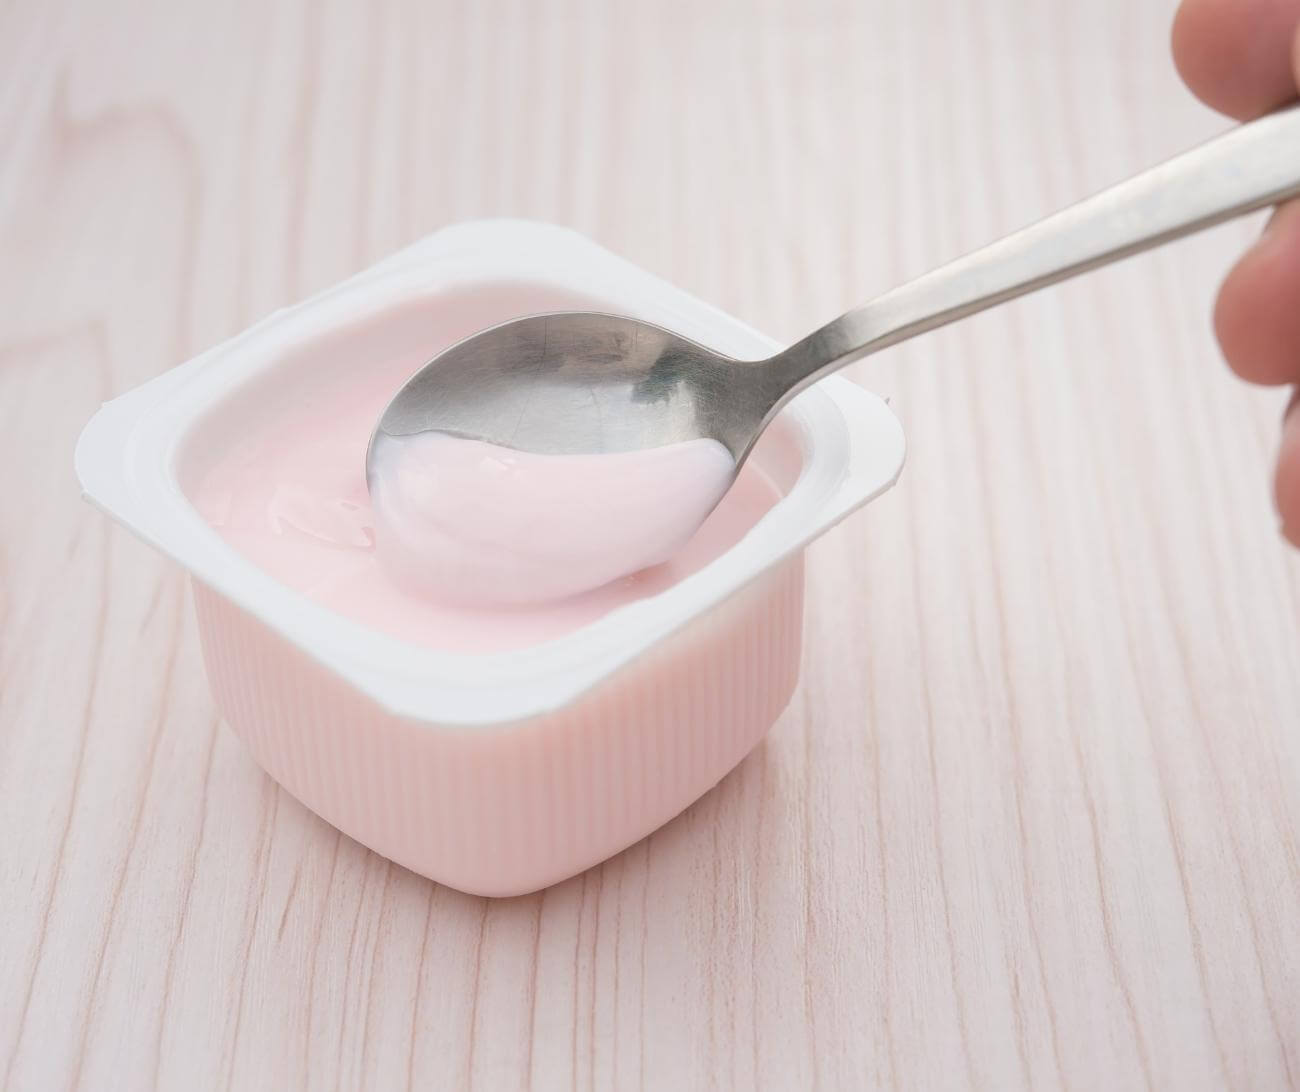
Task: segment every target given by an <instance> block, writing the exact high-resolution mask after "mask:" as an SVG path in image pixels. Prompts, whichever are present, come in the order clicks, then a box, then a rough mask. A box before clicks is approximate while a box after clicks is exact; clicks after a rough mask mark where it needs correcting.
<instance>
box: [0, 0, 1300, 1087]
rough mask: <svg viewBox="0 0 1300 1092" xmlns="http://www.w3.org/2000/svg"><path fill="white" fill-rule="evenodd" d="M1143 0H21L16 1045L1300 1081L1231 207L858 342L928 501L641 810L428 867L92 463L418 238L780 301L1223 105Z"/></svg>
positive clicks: (938, 239) (55, 1079)
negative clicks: (257, 669)
mask: <svg viewBox="0 0 1300 1092" xmlns="http://www.w3.org/2000/svg"><path fill="white" fill-rule="evenodd" d="M1171 14H1172V8H1171V4H1170V3H1168V2H1165V0H1161V2H1154V0H1153V2H1151V3H1140V4H1138V3H1130V2H1129V0H1095V2H1094V3H1091V4H1044V3H1036V2H1034V0H991V2H989V3H985V4H969V3H965V2H963V0H916V2H912V3H903V2H901V0H898V2H889V0H855V2H850V0H841V2H832V0H818V2H795V0H788V2H785V0H782V2H775V0H766V2H756V3H749V2H744V0H731V2H727V0H718V2H711V3H699V2H691V0H671V2H663V3H657V4H645V3H632V2H627V3H622V2H619V3H603V2H601V0H544V2H543V0H538V2H530V0H485V2H481V3H474V4H469V3H462V4H453V3H416V2H410V3H400V2H397V0H382V2H375V3H372V4H361V3H347V2H343V0H333V2H329V3H324V2H322V3H253V2H252V0H238V2H232V3H226V4H197V3H194V4H185V3H180V4H177V3H171V4H168V3H162V2H161V0H129V2H123V3H119V4H115V5H108V4H97V3H94V2H92V0H84V2H81V3H43V2H40V0H17V2H14V0H10V3H8V4H5V5H0V148H3V149H4V151H3V155H2V156H0V300H3V301H4V303H3V307H0V458H2V459H3V461H4V465H6V466H7V467H8V468H9V469H8V472H7V473H6V475H5V483H6V484H5V489H6V500H5V503H4V504H3V505H0V830H2V831H3V835H4V848H3V851H2V854H0V906H3V909H4V918H5V920H4V925H3V931H2V933H0V936H2V937H3V939H0V1084H2V1085H3V1086H4V1087H7V1088H11V1089H15V1090H26V1089H42V1090H43V1089H54V1088H65V1087H67V1088H74V1087H75V1088H86V1089H106V1088H130V1089H135V1088H146V1087H151V1086H158V1087H163V1088H184V1089H187V1090H188V1089H203V1088H209V1087H213V1088H216V1087H235V1088H275V1089H283V1088H290V1087H299V1086H307V1087H312V1088H360V1087H366V1088H393V1087H425V1088H427V1087H434V1088H462V1087H465V1088H467V1087H476V1088H492V1089H495V1088H513V1087H520V1086H532V1087H536V1088H568V1087H576V1088H614V1087H617V1088H673V1089H677V1088H704V1087H736V1088H749V1087H764V1088H775V1089H790V1088H810V1087H821V1088H865V1087H877V1086H879V1087H895V1088H926V1087H928V1088H941V1087H942V1088H950V1087H974V1088H997V1089H1003V1088H1018V1087H1024V1088H1036V1089H1037V1088H1050V1087H1061V1088H1067V1089H1074V1090H1080V1089H1089V1088H1107V1089H1122V1088H1171V1089H1173V1088H1176V1089H1180V1090H1181V1089H1196V1088H1207V1089H1209V1088H1238V1089H1244V1088H1269V1089H1272V1088H1281V1087H1296V1085H1297V1083H1300V833H1298V832H1300V803H1298V801H1300V731H1298V730H1297V729H1298V727H1300V713H1298V710H1300V563H1298V562H1297V558H1296V556H1295V555H1294V554H1292V553H1288V552H1287V551H1286V550H1284V549H1283V548H1282V546H1281V545H1280V543H1279V539H1278V536H1277V534H1276V533H1275V517H1274V515H1273V513H1272V510H1271V507H1270V503H1269V493H1268V487H1267V468H1268V463H1269V461H1270V458H1271V453H1272V445H1273V443H1274V437H1275V431H1276V423H1277V415H1278V413H1279V412H1280V407H1281V403H1280V402H1279V400H1278V396H1277V395H1276V394H1275V393H1261V392H1258V391H1252V390H1247V389H1245V388H1243V387H1241V386H1238V385H1237V384H1236V383H1234V382H1233V381H1232V379H1231V378H1230V377H1229V376H1228V375H1227V373H1226V369H1224V368H1223V367H1222V365H1221V364H1220V362H1219V361H1218V359H1217V354H1216V351H1215V349H1214V346H1213V342H1212V338H1211V336H1210V333H1209V323H1208V318H1207V316H1208V313H1209V305H1210V301H1211V299H1212V293H1213V290H1214V286H1215V284H1216V282H1217V279H1218V277H1219V276H1220V274H1221V271H1222V270H1223V268H1224V267H1225V266H1226V264H1227V263H1228V262H1229V261H1230V259H1231V257H1232V255H1233V254H1234V253H1235V252H1236V251H1237V250H1238V249H1239V248H1240V246H1241V245H1242V243H1243V242H1244V241H1245V240H1246V239H1248V238H1249V237H1250V235H1251V234H1252V233H1253V231H1254V230H1256V226H1255V225H1251V224H1246V225H1236V226H1234V227H1230V228H1226V229H1223V230H1221V231H1219V232H1216V233H1214V234H1212V235H1210V236H1207V237H1203V238H1198V239H1195V240H1192V241H1189V242H1186V243H1184V244H1180V245H1179V246H1177V247H1174V248H1171V249H1169V250H1166V251H1164V252H1161V253H1158V254H1154V255H1151V256H1148V257H1144V258H1142V259H1139V260H1135V261H1132V262H1130V263H1128V264H1126V265H1124V266H1122V267H1119V268H1115V269H1111V270H1108V271H1105V272H1102V273H1099V274H1097V275H1094V276H1092V277H1090V278H1089V279H1087V280H1085V281H1081V282H1078V283H1074V284H1071V285H1067V286H1063V287H1061V288H1059V289H1056V290H1053V291H1052V292H1050V293H1047V294H1044V295H1041V296H1038V297H1035V298H1032V299H1029V300H1025V301H1022V302H1020V303H1017V304H1015V305H1012V306H1008V307H1006V308H1003V309H1002V310H1000V311H998V312H996V313H992V314H988V315H985V316H982V317H979V318H976V319H973V320H971V321H969V322H967V323H965V324H963V325H962V326H961V327H960V328H955V329H950V330H947V331H943V332H940V333H937V334H935V335H933V336H930V337H928V338H926V339H924V340H923V341H920V342H917V343H914V344H912V345H908V346H903V347H900V348H898V349H897V350H894V351H892V352H891V353H889V354H888V355H886V356H883V357H880V358H879V359H877V360H874V361H872V362H870V363H868V364H865V365H863V366H861V367H859V368H858V370H857V372H856V375H857V377H858V378H859V379H860V380H861V381H862V382H864V383H866V384H868V385H869V386H871V387H872V388H874V389H877V390H879V391H881V392H882V393H886V394H888V395H890V396H891V398H892V399H893V404H894V406H895V408H896V409H897V410H898V412H899V414H900V415H901V417H902V418H903V420H904V422H905V424H906V427H907V429H908V431H909V440H910V457H909V459H910V461H909V467H908V469H907V472H906V473H905V475H904V479H903V482H902V484H901V485H900V487H899V488H898V489H897V490H896V491H894V492H893V493H892V494H890V495H889V496H888V497H887V498H885V499H884V500H882V501H881V502H880V503H878V504H877V505H874V506H872V507H871V508H870V509H869V511H868V512H866V513H864V514H862V515H860V516H857V517H855V518H854V519H852V520H850V521H849V522H848V523H847V524H845V525H844V526H842V527H841V528H839V529H838V530H837V531H835V532H834V533H833V534H831V535H829V536H828V537H827V538H826V539H824V540H823V541H822V542H820V543H819V544H818V545H817V546H816V547H815V548H814V549H813V550H812V551H811V557H810V570H809V584H810V587H809V604H808V613H807V631H806V636H807V642H806V653H805V663H804V677H803V683H802V686H801V688H800V690H799V692H798V694H797V696H796V698H795V700H794V702H793V704H792V705H791V707H790V709H789V711H788V712H787V713H786V715H785V716H784V717H783V718H782V720H781V722H780V723H779V724H778V725H777V726H776V728H775V729H774V730H773V732H772V733H771V735H770V737H769V738H768V740H767V741H766V743H765V744H764V745H763V746H762V747H760V748H759V750H758V751H757V752H756V753H755V754H754V755H752V756H751V757H750V758H749V759H748V760H747V761H746V762H745V763H743V765H742V766H741V767H740V768H739V769H738V770H737V771H736V772H735V773H734V774H733V775H732V776H730V777H729V778H727V779H726V780H725V781H724V782H723V783H722V785H721V786H719V787H718V788H717V789H716V790H715V791H714V792H712V793H710V794H709V795H708V796H707V797H705V798H704V799H703V800H701V801H700V802H699V803H697V804H696V805H695V806H694V807H692V808H691V809H690V810H688V811H687V812H686V813H685V814H684V815H682V816H681V817H680V818H678V819H677V820H675V821H674V822H673V823H671V824H669V825H668V826H667V827H665V828H664V829H663V830H661V831H659V832H658V833H656V834H655V835H654V836H653V837H651V838H649V839H647V840H646V841H644V842H642V843H641V844H639V845H637V846H635V847H633V848H632V849H630V850H629V851H627V852H626V853H624V854H622V855H621V856H619V857H617V858H615V859H614V860H612V861H610V862H608V863H606V864H605V865H602V866H601V867H599V868H596V869H594V870H592V871H591V872H589V873H588V874H586V875H584V876H581V877H579V878H576V879H574V880H572V881H570V882H568V883H565V884H562V885H560V886H558V887H555V888H553V889H551V890H549V891H546V892H544V893H542V894H539V895H536V896H533V897H529V898H523V899H515V900H509V901H500V902H491V901H485V900H482V899H476V898H470V897H467V896H464V895H460V894H457V893H456V892H453V891H450V890H447V889H445V888H440V887H438V886H436V885H433V884H430V883H428V882H427V881H425V880H423V879H420V878H419V877H416V876H414V875H412V874H410V873H407V872H405V871H404V870H402V869H400V868H398V867H396V866H393V865H390V864H388V863H387V862H385V861H384V860H382V859H380V858H378V857H376V856H374V855H373V854H371V853H369V852H367V851H366V850H364V849H362V848H361V847H359V846H358V845H356V844H355V843H353V842H351V841H350V840H349V839H347V838H345V837H342V836H340V835H339V834H337V833H336V832H335V831H334V830H332V829H331V828H329V827H328V826H327V825H326V824H324V823H323V822H321V821H320V820H318V819H316V818H315V817H314V816H312V815H311V814H309V813H308V812H306V811H305V810H304V809H303V808H302V807H301V806H299V805H298V804H297V803H296V802H295V801H294V800H292V799H291V798H289V797H288V796H286V795H285V794H284V793H282V792H281V791H279V790H278V789H277V788H276V786H275V785H274V784H272V783H271V782H270V781H269V780H268V779H267V778H266V777H265V776H264V775H263V774H262V773H261V772H260V770H259V769H258V768H257V767H256V766H255V765H254V763H253V762H252V761H251V759H250V758H249V757H248V756H247V754H246V753H245V752H244V751H243V750H242V748H241V746H240V745H239V743H238V742H237V741H236V740H235V739H234V737H233V736H232V735H231V734H230V732H229V731H228V730H227V729H225V728H224V727H223V726H221V725H220V724H219V723H218V721H217V718H216V715H215V713H214V710H213V708H212V705H211V701H210V699H209V697H208V695H207V691H206V687H205V684H204V680H203V675H202V666H201V663H200V658H199V654H198V649H197V643H196V639H195V631H194V626H193V622H192V619H191V617H190V614H189V608H188V605H187V601H186V597H185V591H184V586H183V583H182V581H181V579H180V577H179V576H178V574H177V573H176V572H175V571H174V570H173V569H172V568H170V567H169V566H168V565H166V564H164V563H163V562H162V561H161V560H160V559H159V558H158V557H156V556H155V555H154V554H152V553H151V552H150V551H149V550H147V549H146V548H144V547H143V546H141V545H140V544H138V543H137V542H135V541H134V540H132V539H130V538H129V536H127V535H125V534H123V533H121V532H119V531H117V530H114V529H111V528H110V527H109V526H108V525H107V524H106V522H105V521H104V520H103V519H101V518H99V517H98V516H97V515H95V514H94V513H92V512H91V511H90V510H88V509H87V508H85V507H83V506H82V505H81V504H80V503H79V501H78V498H77V490H76V487H75V483H74V481H73V478H72V474H71V451H72V445H73V441H74V439H75V437H76V435H77V433H78V431H79V429H80V428H81V426H82V424H83V423H84V422H85V420H86V419H87V418H88V417H89V416H90V414H91V413H92V412H93V411H94V409H95V408H96V406H97V405H98V404H99V402H100V401H101V400H103V399H104V398H106V397H109V396H110V395H112V394H113V393H116V392H119V391H122V390H124V389H126V388H128V387H130V386H132V385H133V384H135V383H137V382H139V381H141V380H143V379H145V378H147V377H149V376H152V375H155V374H157V373H159V372H160V371H162V370H164V369H166V368H167V367H169V366H170V365H172V364H173V363H176V362H177V361H179V360H182V359H184V358H185V357H187V356H189V355H191V354H193V353H194V352H196V351H198V350H200V349H202V348H204V347H205V346H208V345H211V344H213V343H215V342H217V341H218V340H220V339H221V338H224V337H226V336H228V335H230V334H233V333H235V332H236V331H238V330H239V329H241V328H242V327H244V326H245V325H247V324H248V323H249V322H250V321H252V320H253V319H255V318H257V317H258V316H259V315H262V314H264V313H266V312H267V311H269V310H271V309H273V308H275V307H277V306H280V305H282V304H284V303H287V302H290V301H293V300H295V299H299V298H301V297H303V296H304V295H306V294H308V293H310V292H312V291H314V290H316V289H319V288H321V287H324V286H326V285H328V284H330V283H331V282H333V281H336V280H338V279H339V278H341V277H343V276H345V275H346V274H348V273H350V272H352V271H354V270H356V269H358V268H360V267H362V266H364V265H366V264H367V263H369V262H371V261H373V260H375V259H377V258H379V257H381V256H383V255H384V254H385V253H387V252H389V251H391V250H393V249H395V248H397V247H399V246H401V245H402V244H404V243H406V242H408V241H410V240H412V239H414V238H417V237H418V236H420V235H421V234H423V233H425V232H428V231H430V230H433V229H435V228H437V227H438V226H440V225H442V224H445V223H448V222H451V221H454V220H458V219H463V218H468V217H474V216H483V215H497V214H509V215H520V216H530V217H537V218H541V219H546V220H553V221H557V222H560V223H564V224H569V225H572V226H573V227H576V228H578V229H579V230H582V231H584V232H588V233H590V234H592V235H594V236H595V237H596V238H597V239H599V240H600V241H601V242H603V243H604V244H606V245H608V246H609V247H611V248H613V249H614V250H617V251H619V252H621V253H623V254H625V255H627V256H629V257H630V258H632V259H633V260H635V261H637V262H638V263H640V264H643V265H645V266H646V267H648V268H649V269H651V270H653V271H655V272H657V273H659V274H661V275H663V276H665V277H667V278H669V279H670V280H673V281H676V282H678V283H680V284H682V285H684V286H685V287H686V288H688V289H690V290H691V291H693V292H696V293H698V294H699V295H701V296H703V297H704V298H706V299H709V300H712V301H714V302H716V303H718V304H719V305H721V306H722V307H724V308H726V309H727V310H730V311H732V312H734V313H736V314H738V315H740V316H741V317H743V318H745V319H747V320H750V321H752V322H754V323H755V324H756V325H758V326H760V327H763V328H765V329H766V330H768V331H770V332H771V333H773V334H774V335H777V336H780V337H787V338H790V337H794V336H796V335H797V334H799V333H800V332H802V331H803V330H805V329H806V328H809V327H810V326H811V325H812V324H814V323H816V322H818V321H821V320H824V319H826V318H829V317H830V316H832V315H833V314H835V313H837V312H838V311H840V310H842V309H844V308H846V307H848V306H850V305H852V304H855V303H857V302H860V301H862V300H864V299H866V298H867V297H869V296H870V295H871V294H873V293H875V292H877V291H880V290H882V289H884V288H886V287H888V286H889V285H891V284H892V283H894V282H896V281H898V280H900V279H901V278H903V277H905V276H908V275H911V274H915V273H919V272H921V271H923V270H924V269H925V268H926V267H927V266H929V265H932V264H934V263H936V262H938V261H940V260H942V259H944V258H946V257H949V256H952V255H954V254H956V253H958V252H960V251H963V250H965V249H968V248H970V247H973V246H975V245H977V244H979V243H980V242H982V241H985V240H987V239H989V238H991V237H993V236H994V235H996V234H998V233H1001V232H1003V231H1006V230H1009V229H1011V228H1013V227H1016V226H1018V225H1019V224H1021V223H1022V222H1024V221H1026V220H1028V219H1030V218H1032V217H1034V216H1036V215H1039V214H1041V213H1044V212H1047V211H1049V210H1050V209H1051V208H1053V207H1054V206H1057V205H1059V204H1062V203H1065V202H1066V201H1069V200H1071V199H1073V198H1075V197H1078V196H1081V195H1083V194H1084V193H1086V192H1088V191H1090V190H1092V189H1095V188H1097V187H1098V186H1100V185H1102V184H1104V183H1106V182H1108V181H1111V180H1113V179H1115V178H1117V177H1119V176H1121V175H1123V174H1124V173H1126V172H1129V171H1131V170H1133V169H1136V168H1138V167H1140V166H1143V165H1145V164H1147V163H1148V162H1151V161H1153V160H1155V159H1157V158H1159V157H1161V156H1164V155H1166V154H1169V153H1172V152H1174V151H1176V150H1178V149H1179V148H1181V147H1182V146H1184V145H1186V144H1189V143H1191V142H1193V141H1195V140H1197V139H1200V138H1202V137H1204V136H1206V135H1208V134H1209V133H1211V132H1213V131H1215V130H1216V129H1218V128H1219V127H1221V123H1220V122H1219V121H1217V120H1215V119H1214V118H1212V117H1211V116H1210V115H1209V114H1208V113H1207V112H1206V111H1204V110H1202V109H1201V108H1200V107H1198V106H1196V105H1195V104H1194V103H1193V102H1192V101H1191V100H1190V99H1189V97H1188V96H1187V95H1186V94H1185V93H1184V92H1183V90H1182V89H1181V87H1180V86H1179V85H1178V83H1177V81H1176V79H1175V76H1174V74H1173V71H1172V67H1171V65H1170V62H1169V60H1168V56H1167V28H1168V23H1169V19H1170V16H1171Z"/></svg>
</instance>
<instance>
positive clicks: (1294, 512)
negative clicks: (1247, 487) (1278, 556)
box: [1274, 397, 1300, 546]
mask: <svg viewBox="0 0 1300 1092" xmlns="http://www.w3.org/2000/svg"><path fill="white" fill-rule="evenodd" d="M1274 492H1275V494H1276V499H1277V510H1278V514H1279V515H1280V516H1281V517H1282V533H1283V534H1284V535H1286V537H1287V538H1288V539H1289V540H1290V541H1291V543H1292V545H1295V546H1300V398H1296V397H1293V398H1292V399H1291V408H1290V409H1289V410H1288V411H1287V415H1286V420H1285V421H1284V422H1283V424H1282V447H1281V449H1280V450H1279V451H1278V456H1277V477H1276V479H1275V480H1274Z"/></svg>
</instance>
